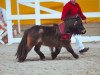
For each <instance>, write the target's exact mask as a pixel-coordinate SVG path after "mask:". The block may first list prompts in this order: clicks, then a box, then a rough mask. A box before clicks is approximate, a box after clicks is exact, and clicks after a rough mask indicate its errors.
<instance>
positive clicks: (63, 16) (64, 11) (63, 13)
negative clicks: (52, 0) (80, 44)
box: [61, 4, 69, 20]
mask: <svg viewBox="0 0 100 75" xmlns="http://www.w3.org/2000/svg"><path fill="white" fill-rule="evenodd" d="M68 11H69V5H68V4H66V5H65V6H64V7H63V11H62V16H61V20H65V19H66V15H67V12H68Z"/></svg>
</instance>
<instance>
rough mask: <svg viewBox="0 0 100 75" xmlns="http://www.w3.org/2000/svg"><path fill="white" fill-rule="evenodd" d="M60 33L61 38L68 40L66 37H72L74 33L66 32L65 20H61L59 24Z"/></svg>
mask: <svg viewBox="0 0 100 75" xmlns="http://www.w3.org/2000/svg"><path fill="white" fill-rule="evenodd" d="M58 27H59V30H60V33H61V40H66V39H71V37H72V34H71V33H64V28H65V25H64V22H61V23H60V24H58Z"/></svg>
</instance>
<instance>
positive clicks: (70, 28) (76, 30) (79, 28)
mask: <svg viewBox="0 0 100 75" xmlns="http://www.w3.org/2000/svg"><path fill="white" fill-rule="evenodd" d="M65 28H66V33H71V34H85V33H86V30H85V28H84V26H83V24H82V23H78V22H77V21H76V23H74V24H71V25H67V27H65Z"/></svg>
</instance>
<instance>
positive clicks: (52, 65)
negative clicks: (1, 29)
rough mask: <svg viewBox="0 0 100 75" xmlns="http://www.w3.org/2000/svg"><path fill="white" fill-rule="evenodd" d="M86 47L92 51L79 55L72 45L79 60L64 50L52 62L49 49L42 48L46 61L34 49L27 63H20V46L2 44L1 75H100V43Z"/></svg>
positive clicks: (91, 43)
mask: <svg viewBox="0 0 100 75" xmlns="http://www.w3.org/2000/svg"><path fill="white" fill-rule="evenodd" d="M84 45H85V46H87V47H90V50H89V51H88V52H87V53H85V54H79V53H78V51H77V48H76V46H75V44H72V46H73V49H74V50H75V52H76V53H78V55H79V57H80V58H79V59H74V58H73V57H72V55H71V54H70V53H69V52H67V51H66V50H65V48H62V51H61V52H60V54H59V55H58V57H57V58H56V59H55V60H52V59H51V55H50V50H49V48H48V47H45V46H42V47H41V51H42V52H43V53H44V54H45V56H46V60H45V61H41V60H40V59H39V56H38V55H37V54H36V53H35V51H34V50H33V49H32V50H31V52H30V53H29V54H28V56H27V59H26V61H25V62H23V63H19V62H17V60H16V57H15V53H16V49H17V47H18V44H13V45H1V44H0V75H100V42H90V43H84Z"/></svg>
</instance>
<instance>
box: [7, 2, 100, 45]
mask: <svg viewBox="0 0 100 75" xmlns="http://www.w3.org/2000/svg"><path fill="white" fill-rule="evenodd" d="M68 1H69V0H17V15H12V13H11V0H6V13H7V14H6V16H7V19H6V20H7V24H8V26H7V30H8V43H9V44H12V43H19V42H20V40H21V38H13V35H12V20H18V31H19V32H20V30H21V29H20V20H28V19H35V20H36V22H35V23H36V25H40V24H41V21H40V20H41V19H54V18H55V19H56V18H60V17H61V12H58V11H56V10H52V9H50V8H46V7H43V6H40V2H62V3H64V4H65V3H66V2H68ZM31 2H34V4H32V3H31ZM19 4H23V5H26V6H29V7H31V8H35V14H27V15H20V14H19ZM40 10H43V11H47V12H49V13H50V14H40ZM84 14H85V15H86V16H87V17H100V12H87V13H84ZM53 15H54V16H53ZM86 38H89V39H90V41H100V36H95V37H92V36H87V37H85V39H84V37H83V41H85V42H87V41H89V40H87V39H86ZM94 39H97V40H94ZM72 40H73V39H72Z"/></svg>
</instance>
